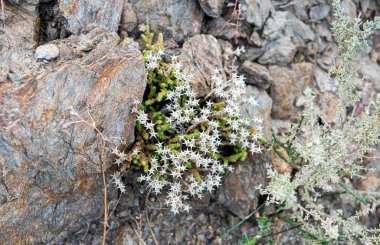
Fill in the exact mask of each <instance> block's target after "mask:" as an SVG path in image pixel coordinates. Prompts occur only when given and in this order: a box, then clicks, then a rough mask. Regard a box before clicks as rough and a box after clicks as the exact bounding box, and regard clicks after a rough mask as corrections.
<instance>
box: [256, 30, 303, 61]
mask: <svg viewBox="0 0 380 245" xmlns="http://www.w3.org/2000/svg"><path fill="white" fill-rule="evenodd" d="M296 51H297V46H295V45H294V43H293V42H292V40H291V38H290V37H287V36H282V37H281V38H279V39H277V40H275V41H273V42H271V43H269V44H268V45H267V46H266V47H265V52H264V53H263V55H262V56H261V57H260V58H259V59H258V62H259V63H260V64H264V65H267V64H289V63H291V62H292V61H293V59H294V56H295V54H296Z"/></svg>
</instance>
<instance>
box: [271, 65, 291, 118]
mask: <svg viewBox="0 0 380 245" xmlns="http://www.w3.org/2000/svg"><path fill="white" fill-rule="evenodd" d="M269 72H270V74H271V76H272V77H273V83H272V86H271V87H270V95H271V97H272V99H273V107H272V116H273V117H276V118H280V119H287V118H289V117H290V116H291V115H292V114H293V110H294V108H293V101H294V99H295V95H294V91H293V86H294V83H295V81H296V79H297V75H296V73H295V72H294V71H292V70H290V69H288V68H286V67H281V66H269Z"/></svg>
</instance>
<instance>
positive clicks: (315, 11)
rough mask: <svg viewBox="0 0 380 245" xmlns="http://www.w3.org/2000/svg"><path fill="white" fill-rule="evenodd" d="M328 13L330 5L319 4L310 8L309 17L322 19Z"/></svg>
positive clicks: (315, 19)
mask: <svg viewBox="0 0 380 245" xmlns="http://www.w3.org/2000/svg"><path fill="white" fill-rule="evenodd" d="M329 14H330V6H329V5H327V4H319V5H317V6H313V7H311V8H310V11H309V17H310V19H312V20H314V21H317V20H323V19H324V18H326V17H327V16H328V15H329Z"/></svg>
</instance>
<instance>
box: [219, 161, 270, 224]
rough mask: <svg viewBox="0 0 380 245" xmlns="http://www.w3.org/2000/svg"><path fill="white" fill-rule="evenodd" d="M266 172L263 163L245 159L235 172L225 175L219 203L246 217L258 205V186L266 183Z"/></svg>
mask: <svg viewBox="0 0 380 245" xmlns="http://www.w3.org/2000/svg"><path fill="white" fill-rule="evenodd" d="M265 173H266V170H265V166H264V164H263V163H253V162H250V161H244V162H241V163H239V164H237V165H236V168H235V170H234V172H233V173H228V174H226V176H225V177H224V179H225V181H224V183H223V185H222V186H221V187H220V188H219V190H218V197H217V198H218V199H217V200H218V203H220V204H222V205H223V206H225V207H226V208H228V210H230V211H231V212H232V213H234V214H235V215H237V216H239V217H240V218H244V217H245V216H247V215H248V213H249V212H250V211H251V210H254V209H255V208H256V206H257V203H258V197H259V193H258V190H257V189H256V186H258V185H260V184H262V185H263V186H265V185H266V177H265Z"/></svg>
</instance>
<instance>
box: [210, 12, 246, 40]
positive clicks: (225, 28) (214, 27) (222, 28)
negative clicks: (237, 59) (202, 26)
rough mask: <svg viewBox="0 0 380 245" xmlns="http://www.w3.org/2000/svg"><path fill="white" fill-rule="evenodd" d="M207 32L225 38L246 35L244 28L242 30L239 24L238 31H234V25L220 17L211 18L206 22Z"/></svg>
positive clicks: (244, 36) (243, 36) (229, 38)
mask: <svg viewBox="0 0 380 245" xmlns="http://www.w3.org/2000/svg"><path fill="white" fill-rule="evenodd" d="M207 34H209V35H213V36H215V37H218V38H223V39H227V40H232V39H236V38H246V37H247V34H246V33H245V32H244V30H243V31H242V28H241V25H239V28H238V31H236V26H234V25H231V24H229V23H228V22H227V21H226V20H225V19H224V18H222V17H218V18H216V19H212V20H210V21H209V22H208V25H207Z"/></svg>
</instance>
